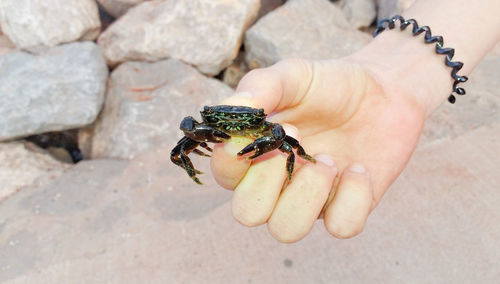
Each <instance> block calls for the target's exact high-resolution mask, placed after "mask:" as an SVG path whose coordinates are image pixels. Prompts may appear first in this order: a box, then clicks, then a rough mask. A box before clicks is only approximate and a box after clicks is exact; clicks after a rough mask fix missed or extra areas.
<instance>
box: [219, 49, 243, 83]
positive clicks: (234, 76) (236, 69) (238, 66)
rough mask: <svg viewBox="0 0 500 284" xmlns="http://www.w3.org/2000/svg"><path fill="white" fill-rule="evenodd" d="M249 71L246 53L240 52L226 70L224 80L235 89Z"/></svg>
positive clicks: (223, 75)
mask: <svg viewBox="0 0 500 284" xmlns="http://www.w3.org/2000/svg"><path fill="white" fill-rule="evenodd" d="M248 71H249V68H248V66H247V64H246V63H245V53H244V52H240V54H238V57H236V59H235V60H234V62H233V63H232V64H231V65H229V66H228V67H227V68H226V69H225V70H224V73H223V74H222V82H224V84H226V85H228V86H230V87H231V88H233V89H234V88H236V87H237V86H238V83H239V82H240V80H241V79H242V78H243V76H245V74H246V73H247V72H248Z"/></svg>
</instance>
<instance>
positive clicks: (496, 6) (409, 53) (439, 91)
mask: <svg viewBox="0 0 500 284" xmlns="http://www.w3.org/2000/svg"><path fill="white" fill-rule="evenodd" d="M499 15H500V1H487V0H478V1H468V0H437V1H434V0H419V1H416V2H415V4H414V5H413V6H411V7H410V8H409V9H408V10H407V11H405V12H404V13H403V17H404V18H405V19H411V18H413V19H415V20H417V21H418V23H419V25H420V26H422V25H426V26H429V27H430V28H431V31H432V35H441V36H443V38H444V47H453V48H454V49H455V56H454V57H453V61H462V62H463V63H464V66H463V68H462V69H461V70H460V71H459V72H458V74H459V75H468V74H469V73H470V72H471V71H472V70H473V68H474V67H475V66H476V65H477V64H478V63H479V62H480V60H481V59H482V58H483V57H484V56H485V55H486V53H487V52H488V51H489V50H490V49H491V48H492V47H493V46H494V45H495V43H496V42H498V41H499V40H500V16H499ZM351 58H352V59H354V60H356V61H359V62H361V63H362V64H363V65H364V66H365V67H367V69H368V71H372V73H373V75H374V76H375V77H376V79H377V80H379V82H380V83H381V84H382V85H383V87H384V88H386V89H387V90H388V92H389V93H393V94H400V95H410V96H411V97H412V99H415V100H416V102H417V103H418V104H419V105H421V106H422V108H424V110H425V112H426V113H427V114H430V113H432V112H433V111H434V110H435V109H436V108H437V107H438V106H439V105H440V104H441V103H442V102H443V101H444V100H446V98H447V97H448V96H449V94H450V93H451V90H452V85H453V79H452V77H451V76H450V73H451V70H452V69H451V68H450V67H447V66H446V65H444V55H438V54H436V53H435V44H426V43H425V42H424V39H423V35H420V36H419V37H418V38H416V37H415V38H412V36H411V26H409V27H407V29H406V31H405V32H400V31H399V27H397V30H386V31H384V32H382V33H381V34H380V35H379V36H377V38H376V39H374V40H373V41H372V42H371V43H370V44H368V45H367V46H366V47H365V48H363V49H362V50H361V51H359V52H357V53H355V54H353V55H352V56H351ZM463 87H465V88H466V84H465V85H463ZM458 99H459V98H458Z"/></svg>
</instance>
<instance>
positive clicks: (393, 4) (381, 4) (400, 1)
mask: <svg viewBox="0 0 500 284" xmlns="http://www.w3.org/2000/svg"><path fill="white" fill-rule="evenodd" d="M376 1H377V7H378V10H377V19H378V20H382V19H383V18H391V17H393V16H395V15H401V13H403V11H404V10H406V9H408V8H409V7H410V6H411V4H413V2H415V0H376Z"/></svg>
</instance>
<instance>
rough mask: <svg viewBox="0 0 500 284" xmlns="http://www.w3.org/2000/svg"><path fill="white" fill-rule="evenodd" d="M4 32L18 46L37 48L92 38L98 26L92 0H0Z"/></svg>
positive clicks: (37, 49) (97, 32)
mask: <svg viewBox="0 0 500 284" xmlns="http://www.w3.org/2000/svg"><path fill="white" fill-rule="evenodd" d="M0 23H1V25H2V29H3V32H4V33H5V34H6V35H7V36H8V37H9V38H10V40H11V41H12V42H13V43H14V44H15V45H16V46H17V47H19V48H21V49H26V50H29V51H32V52H40V51H41V50H43V49H44V48H45V47H50V46H55V45H58V44H61V43H65V42H70V41H75V40H79V39H82V40H94V39H95V38H96V37H97V36H98V35H99V31H100V27H101V23H100V21H99V14H98V10H97V4H96V3H95V1H93V0H44V1H36V0H2V1H0Z"/></svg>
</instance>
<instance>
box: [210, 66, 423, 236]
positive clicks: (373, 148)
mask: <svg viewBox="0 0 500 284" xmlns="http://www.w3.org/2000/svg"><path fill="white" fill-rule="evenodd" d="M379 75H380V74H379ZM381 75H384V74H381ZM238 92H240V93H244V92H248V93H251V94H254V95H255V96H253V97H251V98H250V99H247V98H245V96H234V97H231V98H229V99H227V100H226V101H224V102H223V103H224V104H234V105H248V106H252V107H259V108H260V107H262V108H264V109H265V110H266V112H267V113H271V114H272V115H271V116H270V118H269V119H270V120H272V121H274V122H277V123H280V124H282V125H283V126H284V127H285V128H286V127H287V125H288V124H291V125H293V126H295V127H297V128H298V130H299V136H300V137H299V139H300V140H301V145H302V146H303V147H304V148H305V150H306V152H307V153H308V154H311V155H317V156H316V158H317V159H318V158H319V157H323V158H324V159H326V160H323V162H322V163H316V164H311V163H305V164H302V167H301V166H300V165H301V163H296V165H297V166H296V167H295V171H294V176H293V178H292V182H291V183H289V184H287V185H286V187H285V188H284V189H282V187H283V182H284V181H285V180H286V173H285V171H284V169H283V166H284V164H285V159H286V158H285V157H282V156H280V155H276V156H275V157H272V158H271V157H270V156H269V157H268V158H266V157H262V159H257V161H253V162H252V163H251V164H250V162H249V161H245V160H244V159H243V160H242V159H238V158H237V156H236V153H237V152H238V151H239V150H240V149H241V148H242V147H244V146H245V144H243V145H238V144H235V143H227V144H226V145H225V146H222V145H217V146H216V147H215V149H214V155H213V159H212V162H211V165H212V170H213V172H214V176H215V178H216V180H217V181H218V183H219V184H221V185H222V186H224V187H226V188H230V189H236V190H235V193H234V196H233V215H234V217H235V218H236V219H237V220H238V221H240V222H241V223H242V224H244V225H247V226H255V225H260V224H264V223H266V222H267V223H268V227H269V231H270V232H271V234H273V236H274V237H275V238H277V239H279V240H280V241H283V242H292V241H296V240H298V239H300V238H302V237H303V236H305V235H306V234H307V233H308V232H309V230H310V229H311V228H312V224H313V223H314V220H316V218H317V217H318V215H319V214H320V212H321V210H322V209H323V208H326V210H325V216H324V217H325V218H324V222H325V225H326V227H327V229H328V231H329V232H330V233H332V234H333V235H335V236H337V237H341V238H345V237H352V236H354V235H356V234H358V233H359V232H360V230H361V229H362V228H363V226H364V222H365V221H366V217H367V216H368V214H369V212H370V210H371V209H373V207H374V206H375V205H376V204H377V203H378V201H379V200H380V198H381V197H382V195H383V194H384V192H385V191H386V190H387V188H388V187H389V185H390V184H391V183H392V182H393V181H394V179H395V178H396V177H397V176H398V175H399V173H400V172H401V171H402V169H403V168H404V166H405V165H406V163H407V161H408V159H409V157H410V156H411V153H412V151H413V149H414V148H415V145H416V143H417V140H418V137H419V135H420V132H421V129H422V125H423V120H424V113H423V112H422V111H421V108H419V107H418V106H416V105H415V104H414V103H413V102H412V100H411V99H409V98H411V97H410V96H404V95H399V93H400V92H398V91H395V90H388V89H387V88H384V87H382V86H381V85H380V84H378V83H377V82H376V81H375V80H374V79H373V77H372V76H371V75H368V72H365V70H364V69H363V68H362V67H361V66H360V65H359V64H357V63H353V62H350V61H349V60H343V61H320V62H311V61H306V60H288V61H283V62H281V63H278V64H276V65H274V66H272V67H269V68H266V69H259V70H256V71H253V72H251V73H250V74H248V75H247V76H245V78H244V79H243V80H242V82H240V85H239V86H238ZM401 93H402V92H401ZM403 94H404V93H403ZM288 127H289V128H290V130H293V129H292V128H291V126H288ZM292 132H293V131H291V132H288V130H287V134H289V135H292ZM246 143H248V141H247V142H246ZM318 154H323V155H318ZM280 159H281V160H280ZM332 160H333V161H332ZM355 165H362V166H361V168H360V167H359V166H358V167H357V168H358V171H356V170H354V169H355V168H356V167H355ZM346 168H349V170H346ZM359 169H362V170H359ZM285 184H286V183H285ZM304 189H307V190H304ZM332 193H334V194H335V195H334V196H333V195H332ZM329 195H330V198H329ZM325 203H327V206H326V207H325Z"/></svg>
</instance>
